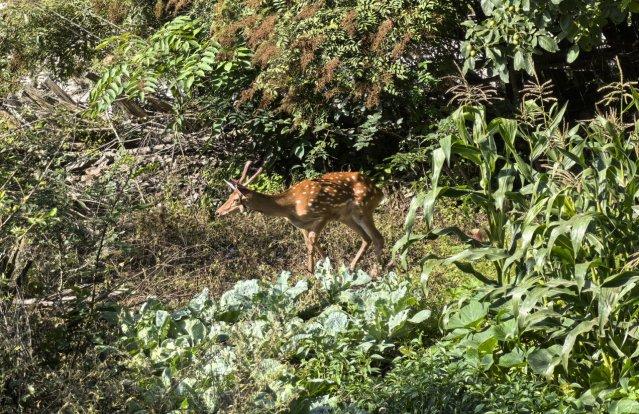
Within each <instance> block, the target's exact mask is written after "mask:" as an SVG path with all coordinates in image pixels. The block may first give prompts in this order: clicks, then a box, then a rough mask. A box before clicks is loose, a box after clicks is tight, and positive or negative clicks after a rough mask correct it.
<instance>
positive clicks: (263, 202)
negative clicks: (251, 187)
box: [246, 191, 291, 217]
mask: <svg viewBox="0 0 639 414" xmlns="http://www.w3.org/2000/svg"><path fill="white" fill-rule="evenodd" d="M246 206H247V207H248V208H249V209H251V210H255V211H259V212H260V213H262V214H264V215H267V216H278V217H286V216H288V215H289V214H290V212H291V206H290V205H289V203H287V201H286V199H285V198H283V197H281V196H280V195H279V194H276V195H268V194H262V193H258V192H256V191H254V192H253V193H252V194H251V195H250V196H249V197H247V198H246Z"/></svg>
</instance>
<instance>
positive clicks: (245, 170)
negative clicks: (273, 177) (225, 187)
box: [240, 154, 272, 185]
mask: <svg viewBox="0 0 639 414" xmlns="http://www.w3.org/2000/svg"><path fill="white" fill-rule="evenodd" d="M271 155H272V154H269V155H268V156H267V157H266V158H264V160H263V161H262V163H261V164H260V168H258V169H257V171H255V174H253V175H252V176H251V177H250V178H249V179H248V180H246V181H242V180H243V179H244V178H245V176H246V172H247V171H248V167H250V165H251V163H252V162H251V161H247V163H246V165H245V166H244V172H243V173H242V178H240V183H241V184H242V185H249V184H250V183H251V182H253V180H254V179H255V178H256V177H257V176H258V175H260V174H261V173H262V171H263V170H264V166H265V165H266V163H267V162H268V160H269V159H270V158H271Z"/></svg>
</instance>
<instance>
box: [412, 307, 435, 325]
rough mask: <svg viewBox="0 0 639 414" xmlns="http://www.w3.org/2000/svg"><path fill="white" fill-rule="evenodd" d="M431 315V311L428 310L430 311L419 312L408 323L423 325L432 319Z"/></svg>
mask: <svg viewBox="0 0 639 414" xmlns="http://www.w3.org/2000/svg"><path fill="white" fill-rule="evenodd" d="M430 314H431V311H430V310H428V309H424V310H421V311H419V312H417V313H416V314H415V315H413V316H412V317H411V318H410V319H409V320H408V322H410V323H415V324H418V323H422V322H424V321H425V320H426V319H428V318H430Z"/></svg>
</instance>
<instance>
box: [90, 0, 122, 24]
mask: <svg viewBox="0 0 639 414" xmlns="http://www.w3.org/2000/svg"><path fill="white" fill-rule="evenodd" d="M91 8H92V9H93V10H94V11H96V12H97V13H98V14H101V15H106V16H107V18H108V19H109V21H110V22H113V23H115V24H120V23H122V22H124V19H126V17H127V15H128V14H129V12H130V9H129V6H128V5H127V4H122V3H116V2H113V1H106V0H92V1H91Z"/></svg>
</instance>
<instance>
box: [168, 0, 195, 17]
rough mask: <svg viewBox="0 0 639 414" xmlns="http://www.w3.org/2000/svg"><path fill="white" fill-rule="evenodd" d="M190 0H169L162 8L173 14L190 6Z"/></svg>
mask: <svg viewBox="0 0 639 414" xmlns="http://www.w3.org/2000/svg"><path fill="white" fill-rule="evenodd" d="M191 3H192V0H169V1H168V2H167V4H166V7H165V8H164V10H166V11H167V12H171V14H173V15H174V16H175V15H176V14H178V13H179V12H181V11H182V10H184V9H186V8H187V7H188V6H190V5H191Z"/></svg>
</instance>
